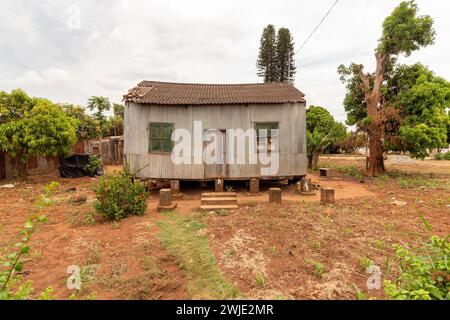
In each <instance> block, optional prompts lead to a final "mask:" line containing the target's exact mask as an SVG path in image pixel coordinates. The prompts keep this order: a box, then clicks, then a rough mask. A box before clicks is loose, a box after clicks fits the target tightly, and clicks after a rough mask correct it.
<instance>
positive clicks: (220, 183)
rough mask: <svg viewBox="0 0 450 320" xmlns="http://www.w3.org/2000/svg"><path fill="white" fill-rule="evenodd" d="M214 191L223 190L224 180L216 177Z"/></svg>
mask: <svg viewBox="0 0 450 320" xmlns="http://www.w3.org/2000/svg"><path fill="white" fill-rule="evenodd" d="M214 192H223V180H222V179H216V181H215V183H214Z"/></svg>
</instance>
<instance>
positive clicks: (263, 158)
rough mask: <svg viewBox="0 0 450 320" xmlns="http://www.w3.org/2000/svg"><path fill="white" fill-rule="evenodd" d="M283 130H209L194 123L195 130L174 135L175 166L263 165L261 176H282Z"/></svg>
mask: <svg viewBox="0 0 450 320" xmlns="http://www.w3.org/2000/svg"><path fill="white" fill-rule="evenodd" d="M278 137H279V130H278V129H270V130H268V129H259V130H258V132H257V131H256V130H255V129H253V128H249V129H247V130H244V129H206V130H204V128H203V123H202V122H201V121H194V130H193V132H192V134H191V132H190V131H189V130H187V129H183V128H178V129H175V130H174V131H173V132H172V137H171V139H172V141H173V142H174V147H173V149H172V154H171V159H172V162H173V163H174V164H177V165H180V164H206V165H222V164H240V165H246V164H248V165H256V164H260V165H261V169H260V171H261V175H265V176H271V175H276V174H277V173H278V169H279V166H280V161H279V160H280V156H279V138H278Z"/></svg>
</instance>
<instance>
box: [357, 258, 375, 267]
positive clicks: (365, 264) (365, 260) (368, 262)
mask: <svg viewBox="0 0 450 320" xmlns="http://www.w3.org/2000/svg"><path fill="white" fill-rule="evenodd" d="M359 265H360V266H361V268H362V269H363V270H366V269H367V268H368V267H370V266H372V265H373V261H372V260H371V259H370V258H369V257H364V258H362V259H361V260H360V261H359Z"/></svg>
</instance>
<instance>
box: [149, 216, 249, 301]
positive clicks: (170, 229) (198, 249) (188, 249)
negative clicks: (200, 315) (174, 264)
mask: <svg viewBox="0 0 450 320" xmlns="http://www.w3.org/2000/svg"><path fill="white" fill-rule="evenodd" d="M164 216H165V219H164V220H162V221H159V222H158V228H159V232H158V238H159V239H160V240H161V241H162V243H163V245H164V247H165V248H166V249H167V250H168V251H169V252H170V254H172V255H174V256H175V257H176V258H177V261H178V264H179V266H180V267H181V268H182V269H183V271H184V274H185V276H186V280H187V289H188V292H189V294H190V296H191V298H192V299H233V298H237V297H240V296H241V294H240V292H239V291H238V290H237V289H236V288H234V287H233V285H231V284H230V283H229V282H228V281H227V280H226V279H225V278H224V276H223V274H222V272H221V271H220V270H219V268H218V267H217V262H216V259H215V257H214V255H213V253H212V252H211V250H210V248H209V247H208V239H207V238H206V237H205V236H204V235H199V233H198V231H199V230H201V229H203V228H204V227H205V226H204V224H203V223H202V221H201V219H200V218H197V217H192V216H191V217H187V216H181V215H178V214H177V213H176V212H167V213H164Z"/></svg>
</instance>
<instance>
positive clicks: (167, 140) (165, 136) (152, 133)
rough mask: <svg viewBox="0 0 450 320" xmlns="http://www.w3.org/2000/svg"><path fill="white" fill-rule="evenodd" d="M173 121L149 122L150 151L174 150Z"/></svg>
mask: <svg viewBox="0 0 450 320" xmlns="http://www.w3.org/2000/svg"><path fill="white" fill-rule="evenodd" d="M173 130H174V124H173V123H163V122H151V123H150V124H149V146H148V151H149V152H172V147H173V143H172V132H173Z"/></svg>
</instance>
